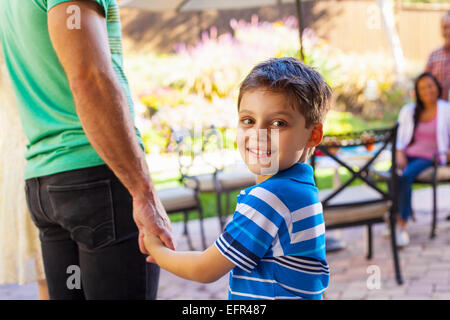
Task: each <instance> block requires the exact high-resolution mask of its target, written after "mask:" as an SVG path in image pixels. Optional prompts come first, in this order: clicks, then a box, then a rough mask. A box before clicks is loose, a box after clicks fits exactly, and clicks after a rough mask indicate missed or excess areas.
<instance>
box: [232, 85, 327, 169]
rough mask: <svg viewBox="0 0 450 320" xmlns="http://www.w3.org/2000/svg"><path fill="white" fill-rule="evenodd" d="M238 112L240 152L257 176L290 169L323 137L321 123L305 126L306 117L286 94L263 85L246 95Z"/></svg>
mask: <svg viewBox="0 0 450 320" xmlns="http://www.w3.org/2000/svg"><path fill="white" fill-rule="evenodd" d="M238 115H239V124H238V132H237V144H238V148H239V152H240V153H241V156H242V158H243V159H244V161H245V163H246V164H247V166H248V168H249V169H250V171H252V172H253V173H254V174H257V175H270V174H275V173H277V172H278V171H282V170H285V169H288V168H289V167H291V166H292V165H294V164H295V163H296V162H298V161H299V160H300V159H301V158H302V157H303V158H304V156H305V152H307V148H312V147H315V146H316V145H317V144H318V143H320V140H321V139H322V125H321V124H316V125H312V126H310V128H306V126H305V117H304V116H303V115H302V114H301V113H300V111H298V110H296V109H294V108H293V107H291V106H289V105H288V102H287V100H286V98H285V96H284V95H283V94H281V93H276V92H271V91H268V90H266V89H264V88H261V89H255V90H252V91H247V92H246V93H244V94H243V96H242V99H241V103H240V105H239V111H238ZM319 131H320V132H319Z"/></svg>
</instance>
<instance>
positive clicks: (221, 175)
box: [186, 170, 256, 192]
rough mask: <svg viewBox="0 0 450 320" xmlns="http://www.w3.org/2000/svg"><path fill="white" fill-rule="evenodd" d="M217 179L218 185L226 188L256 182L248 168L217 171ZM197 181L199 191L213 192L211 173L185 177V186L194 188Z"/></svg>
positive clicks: (248, 185)
mask: <svg viewBox="0 0 450 320" xmlns="http://www.w3.org/2000/svg"><path fill="white" fill-rule="evenodd" d="M217 179H218V181H219V183H220V186H221V187H222V188H223V189H226V190H237V189H244V188H248V187H250V186H252V185H254V184H255V183H256V175H255V174H253V173H252V172H250V171H249V170H238V171H225V172H223V171H221V172H218V173H217ZM197 181H198V183H199V191H200V192H215V191H216V187H215V185H214V178H213V174H212V173H209V174H202V175H198V176H195V178H188V179H186V186H187V187H188V188H191V189H194V188H195V187H196V186H197Z"/></svg>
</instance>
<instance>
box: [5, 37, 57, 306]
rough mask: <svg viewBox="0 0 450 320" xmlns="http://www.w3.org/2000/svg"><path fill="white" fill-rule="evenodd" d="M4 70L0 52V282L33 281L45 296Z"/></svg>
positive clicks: (20, 140) (21, 145) (22, 144)
mask: <svg viewBox="0 0 450 320" xmlns="http://www.w3.org/2000/svg"><path fill="white" fill-rule="evenodd" d="M0 46H1V45H0ZM5 74H6V67H5V64H4V61H3V57H2V54H1V52H0V285H2V284H14V283H18V284H19V285H23V284H27V283H31V282H37V284H38V294H39V299H40V300H48V299H49V296H48V288H47V281H46V280H45V274H44V265H43V262H42V251H41V244H40V241H39V233H38V229H37V228H36V226H35V225H34V223H33V221H32V220H31V218H30V212H29V211H28V207H27V202H26V199H25V192H24V189H25V180H24V173H25V151H26V145H27V141H26V138H25V136H24V134H23V132H22V128H21V124H20V119H19V113H18V111H17V106H16V102H15V100H14V95H13V93H12V88H11V84H10V83H9V82H8V81H7V80H8V79H6V77H5V76H4V75H5Z"/></svg>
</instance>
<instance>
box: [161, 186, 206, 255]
mask: <svg viewBox="0 0 450 320" xmlns="http://www.w3.org/2000/svg"><path fill="white" fill-rule="evenodd" d="M157 192H158V195H159V197H160V199H161V202H162V204H163V206H164V209H165V210H166V212H167V214H169V215H170V214H172V213H178V212H182V213H183V214H184V231H183V235H185V236H186V238H187V241H188V245H189V249H190V250H194V246H193V245H192V239H191V236H190V234H189V231H188V220H189V213H190V212H191V211H194V210H195V211H197V212H198V215H199V223H200V233H201V240H202V246H203V249H206V237H205V230H204V226H203V209H202V206H201V203H200V199H199V196H198V190H195V189H194V190H193V189H190V188H187V187H184V186H182V187H173V188H163V189H159V190H157Z"/></svg>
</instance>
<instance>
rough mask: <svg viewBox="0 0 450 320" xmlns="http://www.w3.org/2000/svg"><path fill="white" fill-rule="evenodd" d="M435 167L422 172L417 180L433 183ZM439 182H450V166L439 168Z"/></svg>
mask: <svg viewBox="0 0 450 320" xmlns="http://www.w3.org/2000/svg"><path fill="white" fill-rule="evenodd" d="M433 170H434V167H431V168H428V169H426V170H424V171H423V172H421V173H420V174H419V175H418V176H417V178H416V180H417V181H420V182H430V183H431V182H432V180H433ZM436 177H437V181H450V166H439V167H438V168H437V176H436Z"/></svg>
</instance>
